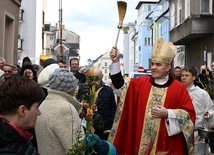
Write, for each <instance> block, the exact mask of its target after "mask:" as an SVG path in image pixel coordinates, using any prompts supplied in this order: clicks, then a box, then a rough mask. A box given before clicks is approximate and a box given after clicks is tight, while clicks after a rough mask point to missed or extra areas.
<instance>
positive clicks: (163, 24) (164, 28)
mask: <svg viewBox="0 0 214 155" xmlns="http://www.w3.org/2000/svg"><path fill="white" fill-rule="evenodd" d="M160 31H161V32H160V33H161V35H164V34H165V33H167V31H168V30H167V22H164V23H162V24H161V27H160Z"/></svg>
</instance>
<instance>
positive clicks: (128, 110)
mask: <svg viewBox="0 0 214 155" xmlns="http://www.w3.org/2000/svg"><path fill="white" fill-rule="evenodd" d="M121 89H122V97H121V102H120V104H119V105H118V106H119V107H118V110H117V113H116V115H115V120H114V124H113V127H112V131H111V134H110V136H109V139H108V140H109V141H110V142H112V143H113V144H114V146H115V147H116V149H117V154H118V155H137V154H140V155H156V154H158V153H162V154H167V155H188V154H192V153H193V147H192V141H193V139H192V137H193V128H194V122H195V117H196V116H195V111H194V107H193V104H192V101H191V99H190V96H189V94H188V92H187V90H186V88H185V86H184V85H183V84H182V83H180V82H178V81H176V80H173V79H172V78H171V77H170V78H169V81H168V82H167V84H165V85H164V86H159V85H157V84H155V83H154V79H153V78H150V77H140V78H135V79H131V80H130V81H127V82H125V84H124V86H123V87H122V88H121ZM154 105H161V106H164V107H165V108H167V109H172V110H173V111H174V113H175V114H176V119H177V120H178V122H179V126H180V128H181V130H182V132H181V133H179V134H176V135H173V136H169V135H168V133H167V129H166V125H167V123H166V119H153V118H152V117H151V108H152V107H154Z"/></svg>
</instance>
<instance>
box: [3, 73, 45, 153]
mask: <svg viewBox="0 0 214 155" xmlns="http://www.w3.org/2000/svg"><path fill="white" fill-rule="evenodd" d="M44 97H45V95H44V92H43V90H42V88H41V87H40V86H39V85H38V84H37V83H36V82H34V81H33V80H31V79H28V78H24V77H19V76H14V77H11V78H10V79H8V80H7V81H5V82H4V83H3V84H2V86H1V89H0V129H1V130H0V154H4V155H39V153H38V152H37V150H36V148H35V147H34V146H33V144H32V143H31V139H32V138H33V135H32V134H31V133H30V132H29V130H30V129H33V128H34V127H35V124H36V119H37V116H38V115H40V114H41V112H40V110H39V103H40V101H41V100H42V99H43V98H44Z"/></svg>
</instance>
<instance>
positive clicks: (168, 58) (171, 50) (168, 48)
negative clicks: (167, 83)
mask: <svg viewBox="0 0 214 155" xmlns="http://www.w3.org/2000/svg"><path fill="white" fill-rule="evenodd" d="M176 53H177V50H176V47H175V46H174V45H173V43H172V42H166V41H165V40H164V39H163V38H160V39H158V40H157V42H156V43H154V45H153V47H152V60H156V61H160V62H163V63H166V64H171V62H172V60H173V58H174V56H175V54H176Z"/></svg>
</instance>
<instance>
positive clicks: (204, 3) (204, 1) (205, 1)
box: [201, 0, 213, 14]
mask: <svg viewBox="0 0 214 155" xmlns="http://www.w3.org/2000/svg"><path fill="white" fill-rule="evenodd" d="M212 3H213V2H212V0H201V13H210V14H212V5H213V4H212Z"/></svg>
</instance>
